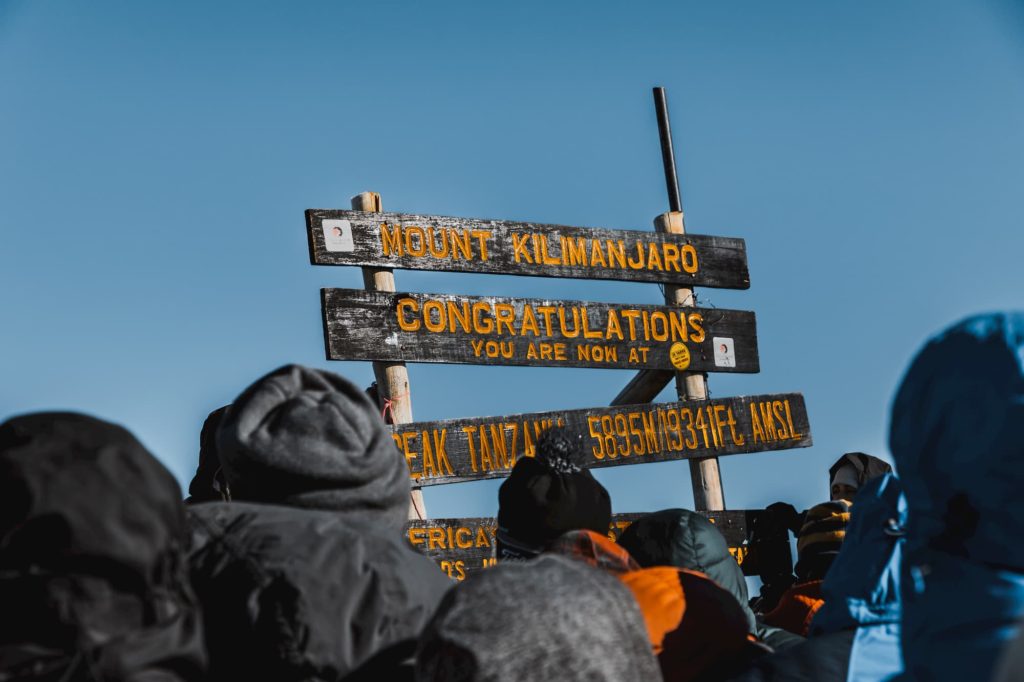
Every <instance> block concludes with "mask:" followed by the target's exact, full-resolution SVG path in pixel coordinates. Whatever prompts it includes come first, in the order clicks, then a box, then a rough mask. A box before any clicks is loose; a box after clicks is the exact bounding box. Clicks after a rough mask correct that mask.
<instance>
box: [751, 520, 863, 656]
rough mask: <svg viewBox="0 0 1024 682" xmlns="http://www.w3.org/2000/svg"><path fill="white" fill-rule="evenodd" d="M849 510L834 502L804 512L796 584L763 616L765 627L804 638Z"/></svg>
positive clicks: (843, 534)
mask: <svg viewBox="0 0 1024 682" xmlns="http://www.w3.org/2000/svg"><path fill="white" fill-rule="evenodd" d="M850 507H851V505H850V503H849V502H848V501H846V500H833V501H831V502H823V503H822V504H818V505H815V506H814V507H812V508H811V509H809V510H808V511H807V515H806V517H805V519H806V520H805V521H804V526H803V528H801V529H800V535H799V536H798V537H797V541H796V551H797V562H796V578H797V580H796V582H795V583H794V584H793V585H792V586H791V587H790V588H789V589H788V590H786V591H785V592H784V593H783V595H782V597H781V598H780V599H779V603H778V605H777V606H776V607H775V608H774V609H772V610H771V611H769V612H768V613H766V614H764V616H762V618H763V620H764V622H765V623H767V624H768V625H772V626H774V627H780V628H783V629H785V630H788V631H790V632H794V633H796V634H798V635H803V636H806V635H807V633H808V631H809V630H810V627H811V620H812V619H813V618H814V616H815V614H816V613H817V612H818V609H820V608H821V606H822V604H824V601H825V600H824V597H823V596H822V591H821V589H822V584H823V582H824V579H825V576H826V575H827V574H828V571H829V569H830V568H831V566H832V562H833V561H835V558H836V557H837V556H838V555H839V550H840V548H841V547H842V545H843V540H844V538H845V537H846V525H847V524H848V523H849V521H850Z"/></svg>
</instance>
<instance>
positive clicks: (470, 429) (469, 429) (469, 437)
mask: <svg viewBox="0 0 1024 682" xmlns="http://www.w3.org/2000/svg"><path fill="white" fill-rule="evenodd" d="M462 430H463V431H464V432H465V433H466V444H467V445H469V467H470V468H471V469H472V470H473V471H476V470H477V468H476V448H475V447H473V434H475V433H476V431H477V427H475V426H463V427H462Z"/></svg>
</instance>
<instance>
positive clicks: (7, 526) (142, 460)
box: [0, 412, 207, 682]
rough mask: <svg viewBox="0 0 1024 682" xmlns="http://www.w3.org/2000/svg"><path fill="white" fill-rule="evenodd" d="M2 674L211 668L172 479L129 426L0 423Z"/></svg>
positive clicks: (201, 671)
mask: <svg viewBox="0 0 1024 682" xmlns="http://www.w3.org/2000/svg"><path fill="white" fill-rule="evenodd" d="M0 482H2V483H0V681H2V682H13V681H15V680H41V681H43V682H47V681H52V682H57V681H60V682H94V681H95V682H99V681H100V680H102V681H105V682H106V681H119V682H120V681H132V682H187V681H192V680H205V679H206V662H207V661H206V652H205V649H204V647H203V630H202V619H201V617H200V611H199V608H198V605H197V604H196V598H195V596H194V595H193V593H192V590H191V588H190V587H189V584H188V571H187V564H186V559H185V545H186V542H187V537H188V536H187V532H186V527H185V511H184V508H183V507H182V504H181V489H180V488H179V487H178V484H177V482H176V481H175V480H174V477H173V476H172V475H171V474H170V472H168V471H167V470H166V469H165V468H164V467H163V466H162V465H161V464H160V463H159V462H158V461H157V460H156V459H155V458H154V457H153V456H152V455H151V454H150V453H149V452H148V451H147V450H146V449H145V448H144V447H143V446H142V444H141V443H139V441H137V440H136V439H135V438H134V437H133V436H132V435H131V434H130V433H129V432H128V431H126V430H125V429H123V428H121V427H120V426H116V425H114V424H110V423H108V422H105V421H101V420H99V419H95V418H93V417H88V416H86V415H82V414H75V413H67V412H42V413H36V414H29V415H24V416H21V417H15V418H13V419H10V420H8V421H6V422H4V423H3V424H0Z"/></svg>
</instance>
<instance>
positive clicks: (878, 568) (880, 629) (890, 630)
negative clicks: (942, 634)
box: [734, 474, 907, 682]
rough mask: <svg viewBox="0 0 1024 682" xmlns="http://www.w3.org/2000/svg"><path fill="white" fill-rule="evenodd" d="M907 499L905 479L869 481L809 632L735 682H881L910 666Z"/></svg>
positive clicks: (857, 502) (888, 477)
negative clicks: (904, 650) (903, 635)
mask: <svg viewBox="0 0 1024 682" xmlns="http://www.w3.org/2000/svg"><path fill="white" fill-rule="evenodd" d="M906 515H907V506H906V500H905V498H904V497H903V494H902V489H901V487H900V484H899V480H898V479H897V478H896V477H895V476H893V475H892V474H884V475H883V476H881V477H877V478H874V479H872V480H871V481H869V482H868V483H866V484H865V485H864V486H863V487H862V488H861V490H860V493H858V495H857V497H856V499H855V501H854V504H853V511H852V515H851V519H850V523H849V526H848V527H847V530H846V539H845V541H844V542H843V545H842V549H841V550H840V551H839V556H838V557H836V560H835V562H834V563H833V564H832V567H831V568H830V569H829V572H828V575H827V576H826V578H825V582H824V585H823V586H822V596H823V597H824V603H823V604H822V606H821V608H820V609H818V611H817V613H816V614H815V616H814V620H813V621H812V623H811V628H810V633H809V638H808V640H807V641H806V642H805V643H804V644H801V645H800V646H797V647H793V648H792V649H788V650H786V651H784V652H779V653H777V654H775V655H773V656H768V657H765V658H763V659H759V660H758V661H756V662H755V663H754V665H753V666H752V668H751V670H749V671H748V672H746V673H745V674H743V675H741V676H738V677H737V678H735V680H734V682H768V681H773V682H817V681H820V682H878V681H879V680H888V679H890V678H891V677H892V676H893V675H896V674H898V673H899V672H900V671H902V669H903V666H902V659H901V656H900V566H901V557H902V545H903V541H904V540H903V536H904V525H905V523H906Z"/></svg>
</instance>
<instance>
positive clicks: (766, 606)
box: [751, 452, 892, 613]
mask: <svg viewBox="0 0 1024 682" xmlns="http://www.w3.org/2000/svg"><path fill="white" fill-rule="evenodd" d="M891 471H892V466H890V465H889V464H888V463H887V462H885V461H883V460H881V459H879V458H878V457H875V456H873V455H868V454H865V453H863V452H847V453H846V454H844V455H843V456H842V457H840V458H839V459H837V460H836V462H835V464H833V465H832V466H831V467H829V470H828V490H829V496H830V497H829V499H830V500H831V501H833V502H836V501H839V500H846V501H852V500H853V498H854V496H855V495H856V494H857V491H858V490H859V489H860V488H861V487H862V486H864V484H865V483H867V482H868V481H871V480H873V479H875V478H877V477H879V476H881V475H883V474H886V473H889V472H891ZM806 518H807V512H806V511H804V512H798V511H797V510H796V507H794V506H793V505H791V504H789V503H787V502H776V503H774V504H770V505H768V507H767V508H766V509H765V510H764V513H762V514H761V515H759V516H758V517H757V518H756V519H755V520H754V529H753V532H752V534H751V538H752V541H751V551H752V552H756V553H757V554H758V565H759V566H760V567H761V573H760V575H761V582H762V586H761V592H760V594H759V595H758V597H757V598H756V599H754V600H753V604H752V606H753V608H754V609H755V610H756V611H757V612H758V613H768V612H769V611H771V610H773V609H775V608H776V607H777V606H778V604H779V600H780V599H781V598H782V595H783V594H784V593H785V592H786V591H787V590H788V589H789V588H790V587H792V586H793V584H794V583H795V582H797V577H796V576H794V575H793V574H792V559H791V558H789V556H788V554H787V555H786V556H780V555H778V554H777V553H776V552H775V551H773V548H774V547H776V546H777V545H775V544H774V543H772V542H771V539H774V537H776V536H777V535H778V534H779V533H786V532H787V531H789V532H792V533H793V534H794V535H799V534H800V529H801V528H803V526H804V522H805V520H806ZM762 537H763V538H766V539H768V540H769V541H768V542H764V543H761V542H759V539H760V538H762ZM762 548H763V549H765V550H767V551H766V552H764V551H762Z"/></svg>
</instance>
